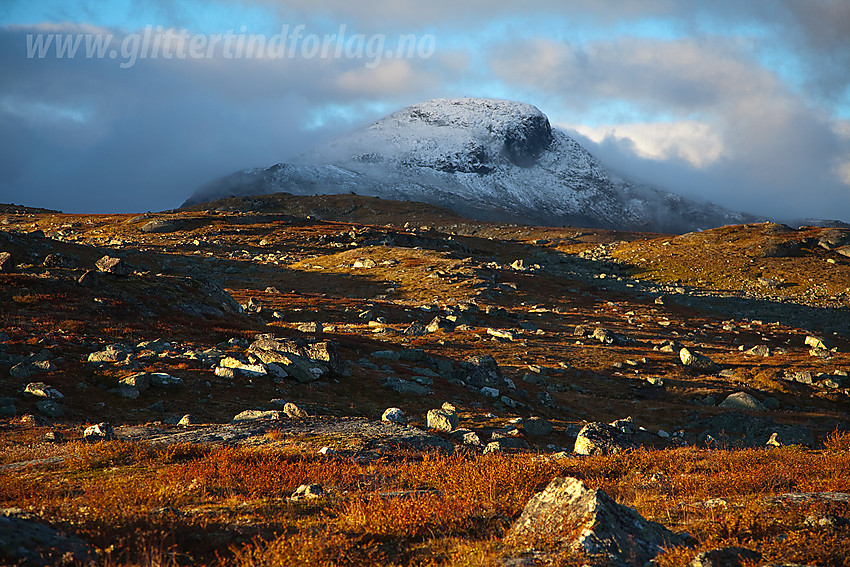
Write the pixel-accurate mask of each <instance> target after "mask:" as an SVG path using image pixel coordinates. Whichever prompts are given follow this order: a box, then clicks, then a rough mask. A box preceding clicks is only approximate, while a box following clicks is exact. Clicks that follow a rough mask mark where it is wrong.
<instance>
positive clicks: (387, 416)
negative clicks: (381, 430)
mask: <svg viewBox="0 0 850 567" xmlns="http://www.w3.org/2000/svg"><path fill="white" fill-rule="evenodd" d="M381 421H383V422H386V423H394V424H396V425H407V416H406V415H404V412H403V411H401V410H400V409H399V408H387V409H386V411H384V414H383V415H382V416H381Z"/></svg>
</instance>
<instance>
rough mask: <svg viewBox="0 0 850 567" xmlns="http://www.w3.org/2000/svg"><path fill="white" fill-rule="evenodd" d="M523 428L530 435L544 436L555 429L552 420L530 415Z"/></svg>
mask: <svg viewBox="0 0 850 567" xmlns="http://www.w3.org/2000/svg"><path fill="white" fill-rule="evenodd" d="M522 428H523V429H524V430H525V432H526V433H527V434H529V435H534V436H537V437H542V436H545V435H549V434H551V433H552V431H553V430H554V429H555V428H554V427H553V426H552V422H551V421H549V420H548V419H544V418H542V417H530V418H528V419H527V420H525V421H524V422H523V424H522Z"/></svg>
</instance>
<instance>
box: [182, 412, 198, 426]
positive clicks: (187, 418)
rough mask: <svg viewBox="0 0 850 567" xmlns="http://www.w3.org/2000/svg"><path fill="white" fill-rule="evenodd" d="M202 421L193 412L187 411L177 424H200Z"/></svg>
mask: <svg viewBox="0 0 850 567" xmlns="http://www.w3.org/2000/svg"><path fill="white" fill-rule="evenodd" d="M199 423H200V422H199V421H198V419H197V418H196V417H195V416H194V415H192V414H191V413H187V414H186V415H184V416H183V417H181V418H180V421H178V422H177V425H198V424H199Z"/></svg>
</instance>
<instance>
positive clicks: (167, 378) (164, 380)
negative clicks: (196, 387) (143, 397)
mask: <svg viewBox="0 0 850 567" xmlns="http://www.w3.org/2000/svg"><path fill="white" fill-rule="evenodd" d="M149 376H150V385H151V386H153V387H155V388H183V387H185V386H186V384H185V383H184V382H183V379H182V378H177V377H175V376H172V375H170V374H166V373H165V372H152V373H150V375H149Z"/></svg>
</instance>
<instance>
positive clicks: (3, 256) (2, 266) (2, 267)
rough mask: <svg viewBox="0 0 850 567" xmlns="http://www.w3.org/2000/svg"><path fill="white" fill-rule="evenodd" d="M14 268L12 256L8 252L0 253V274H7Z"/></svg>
mask: <svg viewBox="0 0 850 567" xmlns="http://www.w3.org/2000/svg"><path fill="white" fill-rule="evenodd" d="M14 268H15V263H14V262H13V261H12V255H11V254H10V253H9V252H0V273H9V272H11V271H12V270H13V269H14Z"/></svg>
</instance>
